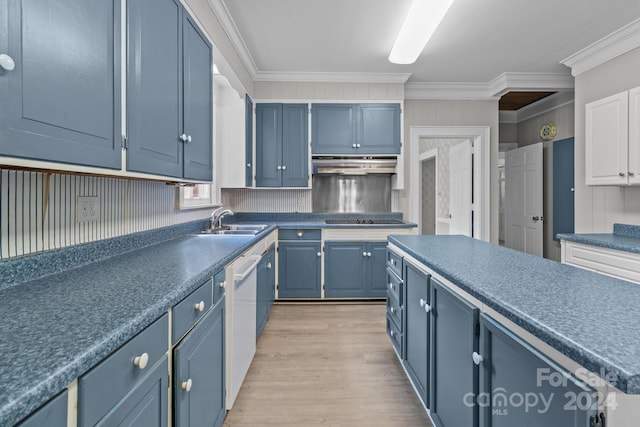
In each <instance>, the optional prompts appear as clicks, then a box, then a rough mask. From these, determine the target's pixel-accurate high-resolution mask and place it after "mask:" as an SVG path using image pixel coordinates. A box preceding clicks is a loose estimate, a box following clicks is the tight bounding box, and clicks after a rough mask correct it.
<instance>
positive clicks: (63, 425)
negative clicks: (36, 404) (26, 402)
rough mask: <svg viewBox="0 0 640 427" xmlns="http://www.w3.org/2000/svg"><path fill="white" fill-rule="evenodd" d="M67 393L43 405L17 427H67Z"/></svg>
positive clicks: (64, 392)
mask: <svg viewBox="0 0 640 427" xmlns="http://www.w3.org/2000/svg"><path fill="white" fill-rule="evenodd" d="M67 396H68V393H67V391H66V390H65V391H63V392H62V393H60V394H59V395H57V396H56V397H54V398H53V399H51V400H49V401H48V402H47V403H45V404H44V405H43V406H42V407H40V409H38V410H37V411H35V412H34V413H33V414H31V415H29V417H28V418H27V419H25V420H24V421H22V422H21V423H19V424H17V427H41V426H47V427H67Z"/></svg>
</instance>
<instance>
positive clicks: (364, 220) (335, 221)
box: [324, 218, 404, 225]
mask: <svg viewBox="0 0 640 427" xmlns="http://www.w3.org/2000/svg"><path fill="white" fill-rule="evenodd" d="M324 222H326V223H327V224H347V225H351V224H404V223H403V222H402V221H400V220H397V219H367V218H361V219H326V220H325V221H324Z"/></svg>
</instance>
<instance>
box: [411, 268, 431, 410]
mask: <svg viewBox="0 0 640 427" xmlns="http://www.w3.org/2000/svg"><path fill="white" fill-rule="evenodd" d="M404 291H405V298H404V301H405V316H406V318H405V322H406V323H405V330H404V340H405V345H404V349H405V350H404V366H405V369H406V370H407V373H408V374H409V378H410V379H411V381H412V382H413V385H414V386H415V388H416V390H417V392H418V396H419V397H420V400H422V402H423V403H424V405H425V406H427V407H429V390H428V386H429V327H430V323H431V322H430V316H429V310H430V308H431V306H430V301H429V275H427V274H425V273H423V272H421V271H420V270H418V269H416V268H415V267H413V266H412V265H411V264H408V263H407V264H405V266H404Z"/></svg>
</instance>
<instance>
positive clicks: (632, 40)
mask: <svg viewBox="0 0 640 427" xmlns="http://www.w3.org/2000/svg"><path fill="white" fill-rule="evenodd" d="M637 47H640V19H636V20H635V21H633V22H631V23H630V24H628V25H625V26H624V27H622V28H620V29H618V30H616V31H614V32H613V33H611V34H609V35H608V36H605V37H603V38H601V39H600V40H598V41H597V42H595V43H592V44H590V45H589V46H587V47H585V48H584V49H582V50H580V51H578V52H576V53H574V54H573V55H571V56H569V57H568V58H565V59H563V60H562V61H560V63H561V64H564V65H566V66H567V67H569V68H571V74H572V75H573V76H574V77H575V76H578V75H580V74H582V73H584V72H586V71H589V70H591V69H593V68H595V67H597V66H599V65H602V64H604V63H605V62H607V61H610V60H612V59H613V58H616V57H618V56H620V55H623V54H625V53H627V52H629V51H630V50H633V49H635V48H637Z"/></svg>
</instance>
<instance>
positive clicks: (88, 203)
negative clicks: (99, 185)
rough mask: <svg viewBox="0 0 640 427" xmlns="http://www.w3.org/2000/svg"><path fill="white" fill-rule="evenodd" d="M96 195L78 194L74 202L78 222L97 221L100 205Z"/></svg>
mask: <svg viewBox="0 0 640 427" xmlns="http://www.w3.org/2000/svg"><path fill="white" fill-rule="evenodd" d="M98 200H99V199H98V197H96V196H78V200H77V202H76V219H77V221H78V222H89V221H98V220H99V219H100V206H99V201H98Z"/></svg>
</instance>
